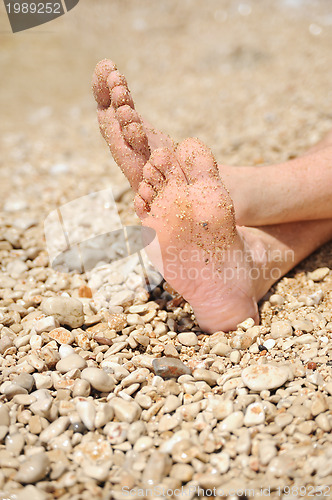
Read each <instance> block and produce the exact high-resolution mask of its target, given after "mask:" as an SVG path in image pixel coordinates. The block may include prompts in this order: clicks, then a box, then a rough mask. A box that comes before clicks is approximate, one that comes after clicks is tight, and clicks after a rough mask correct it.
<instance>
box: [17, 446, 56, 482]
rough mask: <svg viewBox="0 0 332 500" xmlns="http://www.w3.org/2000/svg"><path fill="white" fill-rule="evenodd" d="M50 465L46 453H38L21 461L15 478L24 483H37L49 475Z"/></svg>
mask: <svg viewBox="0 0 332 500" xmlns="http://www.w3.org/2000/svg"><path fill="white" fill-rule="evenodd" d="M49 467H50V462H49V459H48V457H47V455H46V453H37V454H34V455H32V456H30V457H28V458H27V459H26V460H25V461H24V462H22V463H21V465H20V468H19V470H18V472H17V474H16V476H15V480H16V481H18V482H19V483H23V484H31V483H36V482H37V481H41V480H42V479H44V477H45V476H46V475H47V473H48V471H49Z"/></svg>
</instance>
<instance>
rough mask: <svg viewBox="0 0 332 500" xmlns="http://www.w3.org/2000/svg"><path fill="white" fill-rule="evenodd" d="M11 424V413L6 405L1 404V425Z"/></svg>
mask: <svg viewBox="0 0 332 500" xmlns="http://www.w3.org/2000/svg"><path fill="white" fill-rule="evenodd" d="M9 424H10V418H9V411H8V408H7V406H6V405H4V404H1V403H0V425H4V426H8V425H9Z"/></svg>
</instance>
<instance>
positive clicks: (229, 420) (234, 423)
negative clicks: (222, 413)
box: [218, 411, 244, 432]
mask: <svg viewBox="0 0 332 500" xmlns="http://www.w3.org/2000/svg"><path fill="white" fill-rule="evenodd" d="M243 421H244V415H243V413H242V411H235V412H234V413H231V414H230V415H228V416H227V417H226V418H225V419H224V420H222V422H220V424H218V428H219V429H220V430H221V431H227V432H232V431H234V430H235V429H239V428H240V427H242V425H243Z"/></svg>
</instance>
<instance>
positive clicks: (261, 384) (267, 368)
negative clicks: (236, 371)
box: [242, 364, 290, 392]
mask: <svg viewBox="0 0 332 500" xmlns="http://www.w3.org/2000/svg"><path fill="white" fill-rule="evenodd" d="M289 373H290V372H289V369H288V367H286V366H282V365H271V364H265V365H251V366H248V367H247V368H245V369H244V370H243V372H242V380H243V382H244V384H245V385H246V386H247V387H249V389H251V390H252V391H256V392H260V391H262V390H263V389H268V390H270V389H276V388H278V387H280V386H282V385H283V384H284V383H285V382H286V381H287V380H288V378H289Z"/></svg>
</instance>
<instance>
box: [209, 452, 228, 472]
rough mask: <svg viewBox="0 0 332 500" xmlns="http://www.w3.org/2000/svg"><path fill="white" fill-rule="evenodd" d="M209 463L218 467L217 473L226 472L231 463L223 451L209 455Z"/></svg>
mask: <svg viewBox="0 0 332 500" xmlns="http://www.w3.org/2000/svg"><path fill="white" fill-rule="evenodd" d="M210 463H211V465H213V466H214V467H216V468H217V469H218V472H219V474H226V472H227V471H228V470H229V468H230V465H231V458H230V456H229V454H228V453H227V452H225V451H221V452H220V453H216V454H214V455H211V459H210Z"/></svg>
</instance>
